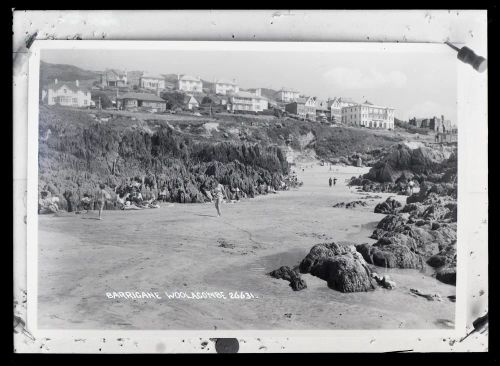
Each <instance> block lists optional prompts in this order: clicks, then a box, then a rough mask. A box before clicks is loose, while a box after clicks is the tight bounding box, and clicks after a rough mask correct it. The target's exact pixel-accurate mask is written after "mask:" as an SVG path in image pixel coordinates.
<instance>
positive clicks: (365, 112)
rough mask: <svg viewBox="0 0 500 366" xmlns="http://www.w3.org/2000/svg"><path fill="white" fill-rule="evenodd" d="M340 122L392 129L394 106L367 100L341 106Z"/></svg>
mask: <svg viewBox="0 0 500 366" xmlns="http://www.w3.org/2000/svg"><path fill="white" fill-rule="evenodd" d="M342 123H344V124H349V125H353V126H363V127H369V128H384V129H394V108H390V107H382V106H376V105H373V104H371V103H370V102H368V101H365V102H364V103H360V104H356V105H353V106H348V107H344V108H342Z"/></svg>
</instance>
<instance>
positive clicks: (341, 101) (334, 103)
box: [328, 97, 357, 123]
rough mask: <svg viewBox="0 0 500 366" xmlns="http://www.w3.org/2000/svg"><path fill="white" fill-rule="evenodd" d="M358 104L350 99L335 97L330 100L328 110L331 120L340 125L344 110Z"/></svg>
mask: <svg viewBox="0 0 500 366" xmlns="http://www.w3.org/2000/svg"><path fill="white" fill-rule="evenodd" d="M356 104H357V103H356V102H354V101H353V100H351V99H349V98H341V97H334V98H333V99H329V100H328V108H329V109H330V114H331V120H332V121H334V122H336V123H340V122H341V121H342V108H344V107H351V106H354V105H356Z"/></svg>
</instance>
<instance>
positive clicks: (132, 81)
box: [127, 71, 144, 88]
mask: <svg viewBox="0 0 500 366" xmlns="http://www.w3.org/2000/svg"><path fill="white" fill-rule="evenodd" d="M143 74H144V71H127V85H128V86H129V87H132V88H133V87H135V88H138V87H139V85H140V84H141V77H142V75H143Z"/></svg>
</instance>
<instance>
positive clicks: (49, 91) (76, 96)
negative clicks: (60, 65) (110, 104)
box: [42, 79, 92, 107]
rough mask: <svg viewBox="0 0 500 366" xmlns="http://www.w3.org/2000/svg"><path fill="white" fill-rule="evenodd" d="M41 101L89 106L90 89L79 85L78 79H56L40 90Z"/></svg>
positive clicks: (53, 103) (52, 103)
mask: <svg viewBox="0 0 500 366" xmlns="http://www.w3.org/2000/svg"><path fill="white" fill-rule="evenodd" d="M42 101H43V102H44V103H46V104H48V105H56V104H57V105H63V106H68V107H90V105H91V104H92V103H91V94H90V90H88V89H87V88H83V87H81V86H80V82H79V81H78V80H75V81H74V82H72V81H58V80H57V79H54V82H53V83H51V84H49V85H47V86H46V88H45V89H44V90H43V91H42Z"/></svg>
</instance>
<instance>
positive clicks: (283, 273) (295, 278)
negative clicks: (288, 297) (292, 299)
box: [269, 266, 307, 291]
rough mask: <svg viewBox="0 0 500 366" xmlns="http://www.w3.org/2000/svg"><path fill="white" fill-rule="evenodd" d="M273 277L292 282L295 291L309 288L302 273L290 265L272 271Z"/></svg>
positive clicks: (291, 285)
mask: <svg viewBox="0 0 500 366" xmlns="http://www.w3.org/2000/svg"><path fill="white" fill-rule="evenodd" d="M269 275H270V276H271V277H274V278H277V279H282V280H286V281H288V282H290V287H291V288H292V290H293V291H300V290H303V289H305V288H307V284H306V282H305V281H304V280H303V279H302V278H301V277H300V274H299V273H298V272H296V271H294V270H293V269H291V268H290V267H288V266H282V267H280V268H278V269H275V270H274V271H272V272H270V273H269Z"/></svg>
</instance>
